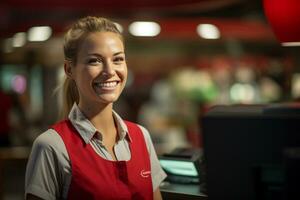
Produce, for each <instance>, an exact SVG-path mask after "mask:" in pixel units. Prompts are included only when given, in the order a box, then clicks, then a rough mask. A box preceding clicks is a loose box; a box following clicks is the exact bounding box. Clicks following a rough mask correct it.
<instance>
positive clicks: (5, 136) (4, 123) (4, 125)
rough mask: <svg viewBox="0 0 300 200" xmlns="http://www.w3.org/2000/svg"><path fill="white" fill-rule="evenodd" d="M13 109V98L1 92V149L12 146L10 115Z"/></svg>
mask: <svg viewBox="0 0 300 200" xmlns="http://www.w3.org/2000/svg"><path fill="white" fill-rule="evenodd" d="M11 107H12V103H11V98H10V96H8V95H7V94H5V93H4V92H3V91H1V90H0V147H7V146H10V139H9V133H10V122H9V115H10V109H11Z"/></svg>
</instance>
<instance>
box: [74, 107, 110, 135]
mask: <svg viewBox="0 0 300 200" xmlns="http://www.w3.org/2000/svg"><path fill="white" fill-rule="evenodd" d="M78 107H79V108H80V110H81V111H82V112H83V113H84V115H85V116H86V117H87V118H88V119H89V120H90V122H91V123H92V124H93V125H94V126H95V128H96V129H97V130H98V131H99V132H100V133H102V134H104V135H106V134H110V133H111V131H112V130H115V123H114V119H113V114H112V104H108V105H97V106H95V105H83V104H80V103H79V105H78Z"/></svg>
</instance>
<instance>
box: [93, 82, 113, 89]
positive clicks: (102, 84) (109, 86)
mask: <svg viewBox="0 0 300 200" xmlns="http://www.w3.org/2000/svg"><path fill="white" fill-rule="evenodd" d="M95 85H96V86H97V87H103V88H113V87H115V86H116V85H117V82H116V81H114V82H104V83H95Z"/></svg>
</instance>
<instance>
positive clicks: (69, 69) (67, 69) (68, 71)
mask: <svg viewBox="0 0 300 200" xmlns="http://www.w3.org/2000/svg"><path fill="white" fill-rule="evenodd" d="M72 66H73V64H72V62H71V61H69V60H65V62H64V70H65V73H66V76H67V77H68V78H70V79H73V67H72Z"/></svg>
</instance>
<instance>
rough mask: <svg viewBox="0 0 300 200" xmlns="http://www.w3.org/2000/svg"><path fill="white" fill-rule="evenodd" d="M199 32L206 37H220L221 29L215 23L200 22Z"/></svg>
mask: <svg viewBox="0 0 300 200" xmlns="http://www.w3.org/2000/svg"><path fill="white" fill-rule="evenodd" d="M197 33H198V35H199V36H200V37H202V38H204V39H219V38H220V31H219V29H218V27H216V26H215V25H213V24H199V25H198V26H197Z"/></svg>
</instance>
